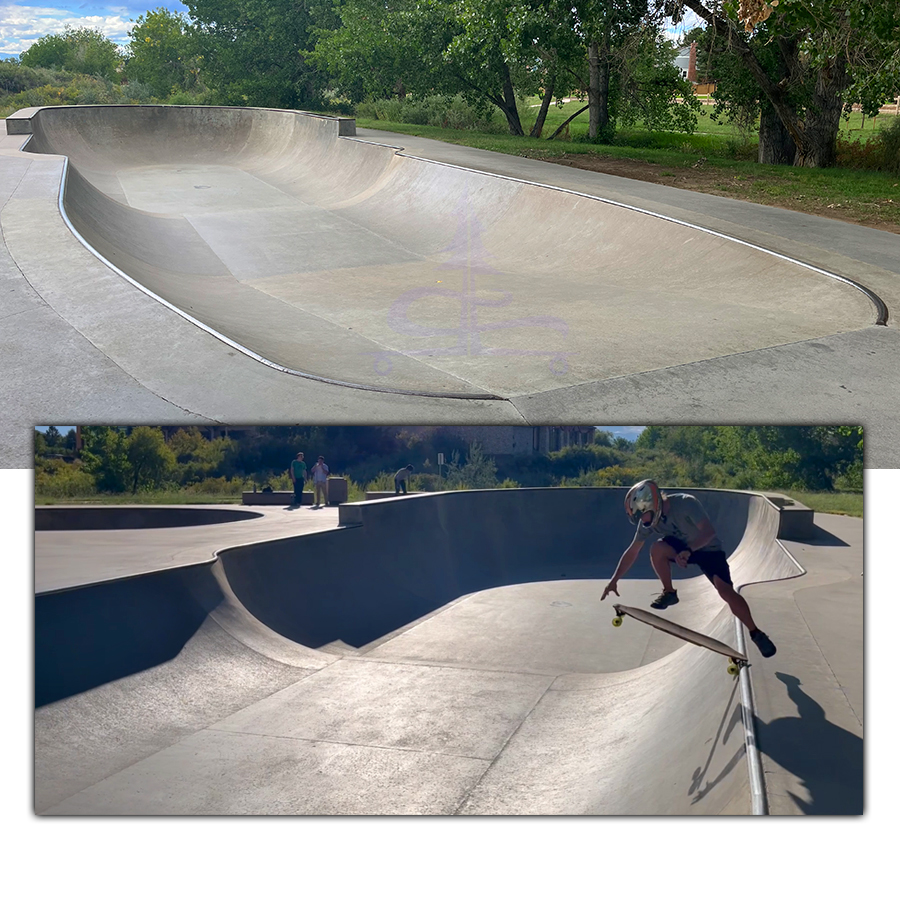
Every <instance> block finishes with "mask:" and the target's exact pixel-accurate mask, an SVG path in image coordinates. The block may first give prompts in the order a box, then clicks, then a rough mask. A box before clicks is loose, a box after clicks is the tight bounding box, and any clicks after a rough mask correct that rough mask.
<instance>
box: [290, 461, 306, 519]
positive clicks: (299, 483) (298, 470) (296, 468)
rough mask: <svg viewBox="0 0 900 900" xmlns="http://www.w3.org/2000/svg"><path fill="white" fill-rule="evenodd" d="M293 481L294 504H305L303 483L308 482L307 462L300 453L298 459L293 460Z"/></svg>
mask: <svg viewBox="0 0 900 900" xmlns="http://www.w3.org/2000/svg"><path fill="white" fill-rule="evenodd" d="M290 473H291V481H293V482H294V505H295V506H303V485H304V484H305V483H306V463H305V462H303V454H302V453H298V454H297V458H296V459H292V460H291V468H290Z"/></svg>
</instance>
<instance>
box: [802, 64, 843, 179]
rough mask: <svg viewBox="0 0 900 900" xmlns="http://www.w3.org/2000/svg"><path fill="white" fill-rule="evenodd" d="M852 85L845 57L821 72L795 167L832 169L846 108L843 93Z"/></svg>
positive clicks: (807, 115)
mask: <svg viewBox="0 0 900 900" xmlns="http://www.w3.org/2000/svg"><path fill="white" fill-rule="evenodd" d="M849 84H850V78H849V76H848V75H847V65H846V60H845V59H844V57H839V58H838V59H836V60H835V61H834V62H833V63H832V64H831V66H829V67H828V68H827V69H822V70H821V71H820V72H819V76H818V78H817V79H816V89H815V94H814V95H813V100H812V103H810V105H809V107H808V108H807V110H806V119H805V121H804V122H803V123H802V126H801V127H802V129H803V139H802V140H801V141H799V142H798V144H797V155H796V157H795V158H794V165H795V166H810V167H814V166H833V165H834V164H835V161H836V158H837V136H838V130H839V128H840V125H841V111H842V110H843V108H844V99H843V97H844V91H846V90H847V88H848V87H849Z"/></svg>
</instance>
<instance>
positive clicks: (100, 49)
mask: <svg viewBox="0 0 900 900" xmlns="http://www.w3.org/2000/svg"><path fill="white" fill-rule="evenodd" d="M19 61H20V62H21V64H22V65H23V66H29V67H44V68H48V69H65V70H66V71H68V72H80V73H82V74H84V75H99V76H102V77H104V78H108V79H110V80H113V81H118V80H120V77H121V76H120V71H119V70H120V69H121V66H122V62H123V57H122V53H121V51H120V50H119V48H118V47H117V46H116V45H115V44H114V43H113V42H112V41H111V40H109V38H107V37H105V36H104V35H103V33H102V32H100V31H98V30H97V29H93V28H72V27H66V29H65V31H63V33H62V34H46V35H44V36H43V37H41V38H38V39H37V40H36V41H35V42H34V43H33V44H32V45H31V46H30V47H29V48H28V49H27V50H26V51H25V52H24V53H23V54H22V55H21V57H20V58H19Z"/></svg>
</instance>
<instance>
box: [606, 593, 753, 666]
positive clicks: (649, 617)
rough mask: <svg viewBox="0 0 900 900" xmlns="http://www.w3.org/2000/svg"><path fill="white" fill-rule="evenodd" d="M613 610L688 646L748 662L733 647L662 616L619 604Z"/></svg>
mask: <svg viewBox="0 0 900 900" xmlns="http://www.w3.org/2000/svg"><path fill="white" fill-rule="evenodd" d="M613 609H615V611H616V614H617V615H620V616H631V618H632V619H637V620H638V621H639V622H643V623H644V624H645V625H650V626H651V627H652V628H656V629H657V630H659V631H664V632H665V633H666V634H671V635H672V637H677V638H680V639H681V640H683V641H687V642H688V643H689V644H696V645H697V646H698V647H706V649H707V650H712V651H713V652H714V653H721V654H722V656H728V657H731V658H732V659H738V660H742V661H743V662H747V661H748V660H747V657H746V656H744V654H743V653H738V651H737V650H735V649H734V648H733V647H729V646H728V644H723V643H722V641H717V640H716V639H715V638H712V637H710V636H709V635H708V634H701V633H700V632H699V631H692V630H691V629H690V628H685V627H684V625H679V624H677V623H676V622H670V621H669V620H668V619H664V618H662V616H657V615H654V614H653V613H652V612H647V610H646V609H637V608H636V607H633V606H623V605H622V604H621V603H615V604H613Z"/></svg>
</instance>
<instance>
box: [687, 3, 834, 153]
mask: <svg viewBox="0 0 900 900" xmlns="http://www.w3.org/2000/svg"><path fill="white" fill-rule="evenodd" d="M682 2H683V3H684V5H685V6H687V7H688V9H690V10H692V11H693V12H695V13H696V14H697V15H698V16H699V17H700V18H701V19H703V20H704V21H706V22H708V23H709V24H710V25H713V26H714V27H715V28H716V29H717V31H718V32H719V33H720V34H727V35H729V36H730V38H731V48H732V50H733V51H734V52H735V53H737V55H738V56H739V57H740V58H741V60H742V61H743V62H744V64H745V65H746V66H747V68H748V69H749V70H750V73H751V74H752V75H753V77H754V79H755V80H756V83H757V84H758V85H759V87H760V89H761V90H762V92H763V93H764V94H765V95H766V98H767V99H768V101H769V103H770V104H771V105H772V108H773V109H774V110H775V112H776V114H777V115H778V118H779V119H781V122H782V124H783V126H784V128H785V130H786V131H787V132H788V134H789V135H790V137H791V138H792V139H793V141H794V144H795V148H796V152H795V155H794V165H795V166H808V167H815V166H831V165H834V161H835V157H836V150H837V134H838V127H839V125H840V118H841V109H842V107H843V95H844V92H845V91H846V90H847V87H848V86H849V83H850V78H849V76H848V75H847V57H846V52H845V53H844V54H842V55H840V56H838V57H837V58H836V59H835V60H834V61H833V62H832V63H831V65H830V66H828V67H826V68H824V69H822V70H821V71H820V72H819V74H818V77H817V80H816V86H815V90H814V94H813V97H812V99H811V101H810V103H809V104H808V105H807V107H806V109H805V111H804V110H801V109H798V108H797V107H796V105H795V103H794V102H793V101H792V100H791V99H790V98H789V96H788V88H787V86H786V85H783V84H782V83H780V82H779V83H776V82H774V81H773V80H772V79H771V78H770V77H769V76H768V75H767V74H766V72H765V70H764V69H763V67H762V66H761V65H760V63H759V60H758V59H757V58H756V55H755V54H754V53H753V50H752V49H751V47H750V46H749V45H748V44H747V42H746V41H745V39H744V36H743V34H742V33H741V32H740V31H738V30H737V29H736V28H735V26H734V24H733V23H732V22H730V21H729V20H728V19H726V18H724V17H722V16H720V15H718V14H716V13H714V12H712V11H711V10H709V9H707V8H706V7H705V6H704V4H703V2H701V0H682Z"/></svg>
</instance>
